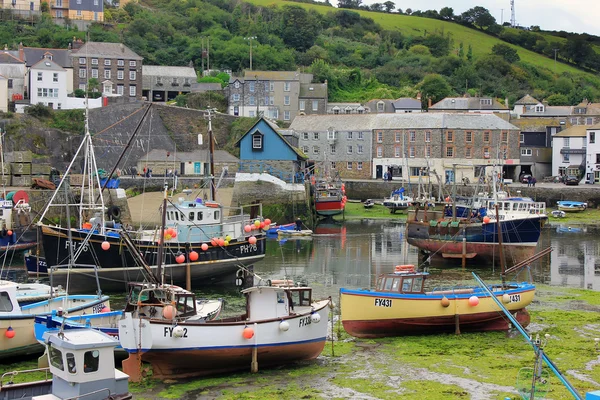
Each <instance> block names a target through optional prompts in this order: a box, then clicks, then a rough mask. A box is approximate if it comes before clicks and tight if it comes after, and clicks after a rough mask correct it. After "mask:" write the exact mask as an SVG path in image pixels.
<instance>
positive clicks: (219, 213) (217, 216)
mask: <svg viewBox="0 0 600 400" xmlns="http://www.w3.org/2000/svg"><path fill="white" fill-rule="evenodd" d="M220 215H221V212H220V211H215V221H218V220H219V216H220Z"/></svg>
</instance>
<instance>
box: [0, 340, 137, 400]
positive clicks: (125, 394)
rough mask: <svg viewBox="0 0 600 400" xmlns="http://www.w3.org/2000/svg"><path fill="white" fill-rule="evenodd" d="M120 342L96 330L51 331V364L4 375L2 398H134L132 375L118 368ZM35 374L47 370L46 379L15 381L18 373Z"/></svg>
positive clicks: (122, 399)
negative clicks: (131, 382)
mask: <svg viewBox="0 0 600 400" xmlns="http://www.w3.org/2000/svg"><path fill="white" fill-rule="evenodd" d="M117 344H118V341H116V340H115V339H113V338H111V337H109V336H107V335H106V334H104V333H102V332H98V331H96V330H93V329H80V330H77V331H60V332H54V333H47V334H46V335H45V336H44V345H45V346H46V349H47V354H48V356H47V360H48V364H47V365H49V367H47V368H39V369H33V370H26V371H13V372H7V373H5V374H3V375H2V378H1V379H2V380H1V381H0V394H1V396H2V399H6V400H13V399H31V400H55V399H56V400H57V399H79V398H81V399H90V400H104V399H110V400H128V399H132V398H133V395H132V394H131V393H130V392H129V377H128V376H127V375H126V374H124V373H123V372H121V371H119V370H118V369H116V368H115V357H114V347H115V346H116V345H117ZM34 373H37V375H38V376H39V375H40V374H43V373H45V379H42V380H36V381H25V382H22V381H20V382H14V378H15V377H16V376H17V375H19V376H20V377H24V379H27V376H32V375H33V374H34ZM28 374H29V375H28ZM5 380H6V381H5Z"/></svg>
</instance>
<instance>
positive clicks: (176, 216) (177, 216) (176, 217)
mask: <svg viewBox="0 0 600 400" xmlns="http://www.w3.org/2000/svg"><path fill="white" fill-rule="evenodd" d="M175 220H177V221H179V213H178V212H176V213H175Z"/></svg>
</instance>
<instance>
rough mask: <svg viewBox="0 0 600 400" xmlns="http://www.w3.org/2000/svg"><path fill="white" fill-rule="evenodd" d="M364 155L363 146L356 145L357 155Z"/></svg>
mask: <svg viewBox="0 0 600 400" xmlns="http://www.w3.org/2000/svg"><path fill="white" fill-rule="evenodd" d="M362 153H363V145H362V144H357V145H356V154H362Z"/></svg>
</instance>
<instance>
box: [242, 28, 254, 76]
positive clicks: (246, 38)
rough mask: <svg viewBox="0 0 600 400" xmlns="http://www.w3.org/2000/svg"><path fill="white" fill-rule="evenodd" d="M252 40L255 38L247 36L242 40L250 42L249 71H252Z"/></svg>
mask: <svg viewBox="0 0 600 400" xmlns="http://www.w3.org/2000/svg"><path fill="white" fill-rule="evenodd" d="M252 39H256V36H249V37H245V38H244V40H249V41H250V71H252Z"/></svg>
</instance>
